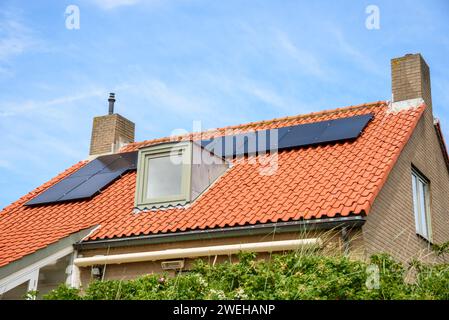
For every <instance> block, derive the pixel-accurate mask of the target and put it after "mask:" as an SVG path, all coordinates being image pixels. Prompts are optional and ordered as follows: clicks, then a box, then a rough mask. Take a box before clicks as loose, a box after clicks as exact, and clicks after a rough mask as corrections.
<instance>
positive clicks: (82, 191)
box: [58, 169, 126, 201]
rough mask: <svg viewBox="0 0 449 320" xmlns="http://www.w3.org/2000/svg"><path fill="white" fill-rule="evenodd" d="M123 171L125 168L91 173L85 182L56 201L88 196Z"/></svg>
mask: <svg viewBox="0 0 449 320" xmlns="http://www.w3.org/2000/svg"><path fill="white" fill-rule="evenodd" d="M125 171H126V170H125V169H122V170H119V171H114V172H107V173H97V174H95V175H93V176H92V177H91V178H90V179H89V180H87V181H86V182H85V183H82V184H80V185H79V186H77V187H76V188H74V189H73V190H71V191H70V192H69V193H67V194H66V195H64V196H63V197H62V198H60V199H59V200H58V201H68V200H75V199H84V198H90V197H91V196H93V195H95V194H96V193H97V192H99V191H100V190H101V189H103V188H104V187H106V186H107V185H109V184H110V183H111V182H113V181H114V180H115V179H117V178H118V177H120V176H121V175H122V174H123V173H124V172H125Z"/></svg>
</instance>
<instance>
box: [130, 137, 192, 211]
mask: <svg viewBox="0 0 449 320" xmlns="http://www.w3.org/2000/svg"><path fill="white" fill-rule="evenodd" d="M191 157H192V152H191V144H190V142H179V143H168V144H163V145H156V146H151V147H149V148H147V149H143V150H140V151H139V158H138V164H137V188H136V201H135V202H136V203H135V204H136V207H139V208H149V207H160V206H169V205H182V204H185V203H187V202H188V201H189V200H190V178H191Z"/></svg>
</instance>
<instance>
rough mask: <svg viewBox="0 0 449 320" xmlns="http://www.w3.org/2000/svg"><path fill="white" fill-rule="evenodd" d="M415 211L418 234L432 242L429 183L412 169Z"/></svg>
mask: <svg viewBox="0 0 449 320" xmlns="http://www.w3.org/2000/svg"><path fill="white" fill-rule="evenodd" d="M412 188H413V210H414V213H415V226H416V233H417V234H419V235H420V236H422V237H423V238H425V239H427V240H428V241H431V228H430V210H429V207H430V206H429V183H428V180H427V179H426V178H425V177H424V176H423V175H421V174H420V173H419V172H418V171H417V170H415V169H412Z"/></svg>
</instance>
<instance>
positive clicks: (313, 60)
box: [276, 31, 326, 78]
mask: <svg viewBox="0 0 449 320" xmlns="http://www.w3.org/2000/svg"><path fill="white" fill-rule="evenodd" d="M276 40H277V43H278V44H279V47H280V48H281V49H283V51H284V52H285V53H286V54H287V55H288V56H289V57H290V58H292V59H294V60H295V62H296V63H297V64H298V65H299V66H300V67H301V69H302V70H303V71H304V72H305V73H306V74H308V75H312V76H315V77H318V78H325V77H326V71H325V70H324V69H323V67H322V66H321V63H320V61H319V59H318V58H317V56H316V55H315V54H314V53H313V52H310V51H307V50H305V49H303V48H301V47H300V46H298V45H296V44H295V43H294V42H293V40H292V39H291V38H290V37H289V36H288V34H287V33H285V32H282V31H277V33H276Z"/></svg>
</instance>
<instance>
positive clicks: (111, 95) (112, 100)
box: [108, 92, 115, 115]
mask: <svg viewBox="0 0 449 320" xmlns="http://www.w3.org/2000/svg"><path fill="white" fill-rule="evenodd" d="M108 101H109V114H110V115H111V114H114V103H115V93H114V92H110V93H109V98H108Z"/></svg>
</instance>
